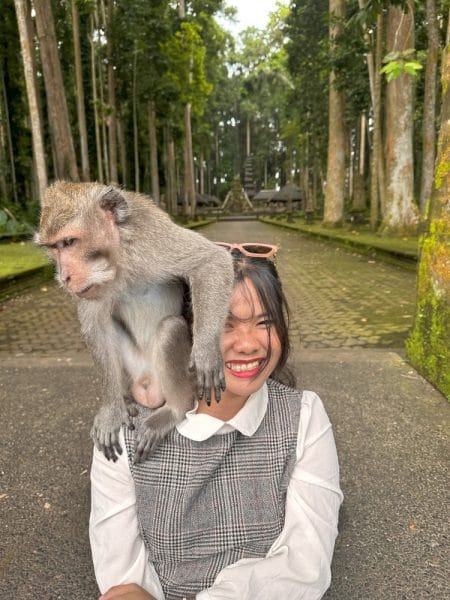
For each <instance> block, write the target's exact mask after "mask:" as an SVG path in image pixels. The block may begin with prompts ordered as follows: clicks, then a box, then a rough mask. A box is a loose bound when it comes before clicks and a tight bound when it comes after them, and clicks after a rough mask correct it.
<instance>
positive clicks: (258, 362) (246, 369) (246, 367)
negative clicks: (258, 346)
mask: <svg viewBox="0 0 450 600" xmlns="http://www.w3.org/2000/svg"><path fill="white" fill-rule="evenodd" d="M263 365H264V358H256V359H252V360H233V361H229V362H226V363H225V366H226V368H227V369H228V370H229V371H231V373H232V375H234V376H235V377H255V376H256V375H257V374H258V372H259V371H260V369H261V367H262V366H263Z"/></svg>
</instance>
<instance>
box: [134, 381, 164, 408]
mask: <svg viewBox="0 0 450 600" xmlns="http://www.w3.org/2000/svg"><path fill="white" fill-rule="evenodd" d="M131 394H132V395H133V398H134V399H135V400H136V402H138V403H139V404H142V405H143V406H147V407H148V408H159V407H160V406H162V405H163V404H164V398H163V397H162V394H161V392H160V391H159V389H158V388H157V386H156V385H155V384H154V383H153V382H152V379H151V377H150V375H143V376H142V377H140V378H139V379H138V380H137V381H135V382H134V383H133V385H132V386H131Z"/></svg>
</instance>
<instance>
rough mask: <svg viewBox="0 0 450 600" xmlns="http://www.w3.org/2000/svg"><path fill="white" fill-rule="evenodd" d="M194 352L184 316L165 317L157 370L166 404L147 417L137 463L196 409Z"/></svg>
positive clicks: (160, 329)
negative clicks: (192, 368) (192, 371)
mask: <svg viewBox="0 0 450 600" xmlns="http://www.w3.org/2000/svg"><path fill="white" fill-rule="evenodd" d="M190 353H191V341H190V335H189V328H188V325H187V323H186V321H185V320H184V319H183V317H166V318H165V319H163V320H162V321H161V323H160V324H159V325H158V329H157V331H156V343H155V347H154V352H153V371H154V373H155V379H156V378H157V381H155V385H156V387H157V388H158V389H159V390H161V394H162V397H163V399H164V401H165V404H164V406H161V407H160V408H158V409H157V410H155V412H154V413H153V414H152V415H151V416H150V417H148V419H146V420H145V422H144V424H143V428H142V430H141V431H140V433H139V436H138V440H137V444H136V452H135V457H134V461H135V462H140V461H143V460H146V459H147V458H148V456H149V455H150V454H151V452H152V451H153V450H154V449H155V448H156V446H157V445H158V444H159V443H160V442H161V441H162V440H163V439H164V438H165V437H166V435H167V434H168V433H169V432H170V431H171V430H172V429H173V428H174V427H175V426H176V425H177V424H178V423H180V422H181V421H182V420H183V419H184V416H185V414H186V412H187V411H188V410H189V409H191V408H192V406H193V404H194V400H195V380H194V377H193V375H192V373H191V372H190V370H189V358H190Z"/></svg>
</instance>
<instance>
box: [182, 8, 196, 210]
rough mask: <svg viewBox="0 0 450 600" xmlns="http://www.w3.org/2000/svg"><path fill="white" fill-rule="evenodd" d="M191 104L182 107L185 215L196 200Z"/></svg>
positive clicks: (193, 207)
mask: <svg viewBox="0 0 450 600" xmlns="http://www.w3.org/2000/svg"><path fill="white" fill-rule="evenodd" d="M178 17H179V18H180V19H184V18H185V17H186V7H185V1H184V0H178ZM191 79H192V73H189V81H191ZM191 111H192V108H191V104H190V102H187V103H186V105H185V107H184V144H185V147H184V204H185V215H187V212H188V211H187V210H186V208H187V206H188V207H189V209H190V214H191V216H192V217H195V213H196V208H197V200H196V193H195V177H194V155H193V152H192V127H191Z"/></svg>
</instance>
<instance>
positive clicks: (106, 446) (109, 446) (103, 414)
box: [91, 403, 130, 462]
mask: <svg viewBox="0 0 450 600" xmlns="http://www.w3.org/2000/svg"><path fill="white" fill-rule="evenodd" d="M121 404H122V406H117V405H114V404H104V405H103V406H102V407H101V408H100V410H99V411H98V413H97V414H96V415H95V418H94V424H93V426H92V429H91V438H92V439H93V441H94V444H95V446H96V448H97V450H100V452H103V454H104V455H105V456H106V458H107V459H108V460H112V461H114V462H115V461H116V460H117V459H118V458H119V455H120V454H122V447H121V445H120V443H119V431H120V427H121V426H122V423H126V424H127V425H129V424H130V418H129V415H128V412H127V410H126V408H125V404H124V403H121Z"/></svg>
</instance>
